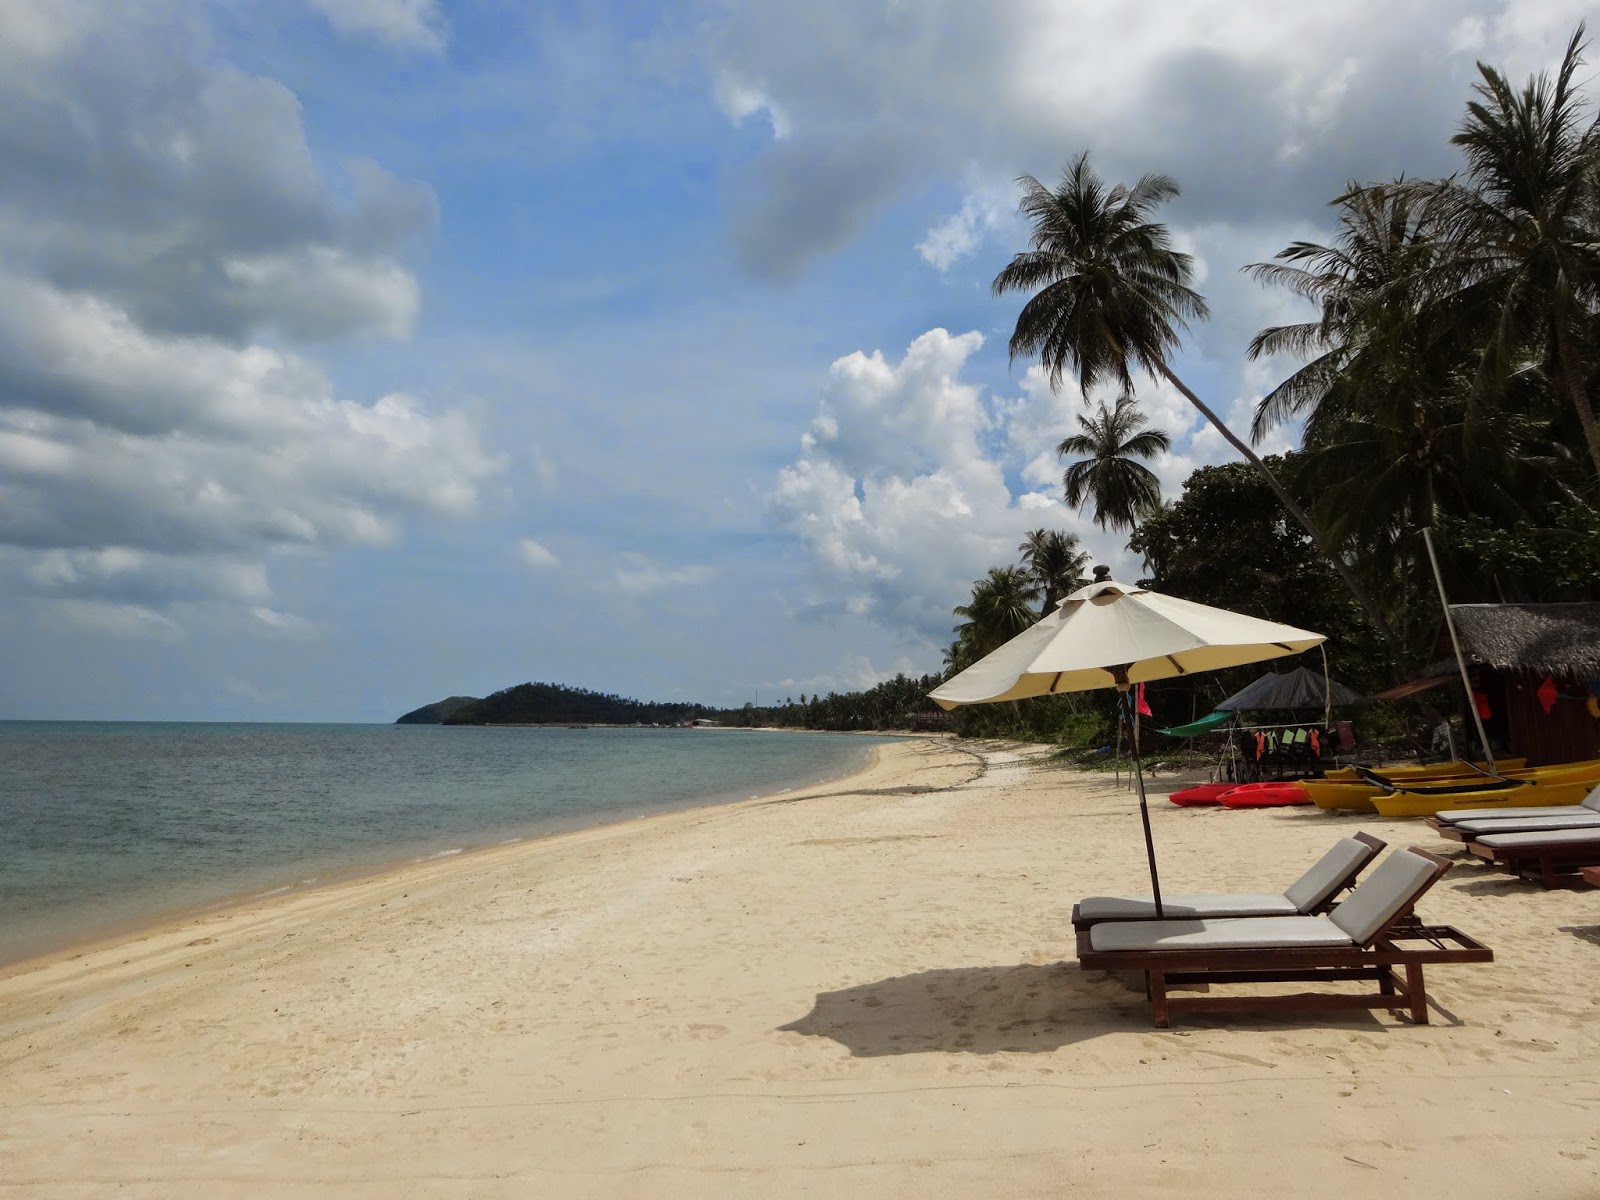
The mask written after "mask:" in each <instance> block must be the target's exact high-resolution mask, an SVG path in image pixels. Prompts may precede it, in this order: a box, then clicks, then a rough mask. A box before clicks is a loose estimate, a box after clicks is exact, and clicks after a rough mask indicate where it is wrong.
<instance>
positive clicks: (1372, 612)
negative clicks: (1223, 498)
mask: <svg viewBox="0 0 1600 1200" xmlns="http://www.w3.org/2000/svg"><path fill="white" fill-rule="evenodd" d="M1156 366H1157V368H1158V369H1159V370H1160V372H1161V374H1162V376H1163V377H1164V378H1165V379H1166V381H1167V382H1168V383H1170V384H1171V385H1172V386H1173V387H1175V388H1177V389H1178V391H1180V392H1182V393H1183V398H1184V399H1185V400H1187V401H1188V402H1189V403H1190V404H1192V405H1194V407H1195V408H1196V409H1197V410H1198V411H1199V413H1200V415H1201V416H1203V417H1204V418H1205V419H1206V420H1207V421H1210V422H1211V426H1212V428H1214V429H1215V430H1216V431H1217V432H1218V433H1220V434H1221V435H1222V436H1223V437H1224V438H1226V439H1227V442H1228V444H1229V445H1230V446H1232V447H1233V448H1234V449H1235V450H1237V451H1238V452H1239V453H1240V454H1242V455H1244V457H1245V459H1246V461H1248V462H1249V463H1250V465H1251V466H1253V467H1254V468H1255V469H1256V470H1257V471H1259V472H1260V473H1261V477H1262V478H1263V479H1264V480H1266V481H1267V486H1268V487H1270V488H1271V489H1272V494H1273V495H1275V496H1276V497H1277V498H1278V500H1279V502H1280V503H1281V504H1282V505H1283V507H1284V509H1285V510H1286V511H1287V512H1288V514H1289V515H1290V516H1291V517H1293V518H1294V519H1295V520H1296V521H1298V522H1299V523H1300V526H1301V527H1302V528H1303V529H1304V530H1305V531H1306V532H1307V533H1308V534H1310V535H1311V542H1312V544H1313V545H1314V546H1316V548H1317V550H1318V551H1319V552H1320V553H1321V554H1323V555H1324V556H1325V557H1326V558H1327V560H1328V562H1329V563H1331V564H1332V566H1333V569H1334V570H1335V571H1337V572H1338V574H1339V578H1340V579H1342V580H1344V584H1345V586H1346V587H1347V588H1349V589H1350V594H1351V595H1352V596H1354V597H1355V600H1356V603H1357V604H1359V605H1361V609H1362V611H1363V612H1365V613H1366V614H1367V620H1369V621H1371V622H1372V627H1373V628H1374V629H1376V630H1377V631H1378V632H1379V633H1380V634H1381V635H1383V637H1385V638H1393V636H1394V634H1393V631H1392V630H1390V628H1389V622H1388V621H1387V620H1386V619H1385V618H1384V615H1383V610H1382V609H1380V608H1379V607H1378V605H1377V604H1376V602H1374V601H1373V599H1372V597H1371V596H1370V595H1369V594H1368V593H1367V589H1366V588H1365V587H1363V586H1362V584H1361V581H1360V580H1359V579H1357V578H1356V573H1355V572H1354V571H1352V570H1351V569H1350V564H1349V563H1347V562H1345V561H1344V559H1343V558H1342V557H1341V556H1340V555H1339V553H1338V552H1337V551H1335V550H1334V549H1333V548H1332V547H1330V546H1327V545H1326V544H1325V543H1324V541H1323V537H1322V531H1321V530H1319V529H1318V528H1317V526H1316V523H1315V522H1314V521H1312V519H1311V518H1310V517H1309V516H1308V515H1307V514H1306V511H1305V510H1304V509H1303V508H1301V507H1300V506H1299V505H1298V504H1296V503H1295V501H1294V499H1293V497H1291V496H1290V495H1289V492H1288V490H1287V489H1286V488H1285V487H1284V486H1283V484H1282V483H1281V482H1279V480H1278V477H1277V476H1276V475H1274V474H1273V473H1272V468H1271V467H1269V466H1267V464H1266V463H1264V462H1262V461H1261V456H1260V455H1258V454H1257V453H1256V452H1255V451H1254V450H1252V449H1251V448H1250V447H1249V446H1248V445H1246V444H1245V443H1244V442H1243V441H1242V440H1240V439H1239V438H1238V437H1237V436H1236V435H1235V434H1234V432H1233V430H1231V429H1229V428H1228V426H1227V425H1226V424H1225V423H1224V422H1223V421H1222V419H1221V418H1220V417H1218V416H1217V414H1216V413H1214V412H1212V411H1211V409H1210V407H1209V406H1208V405H1207V404H1206V403H1205V401H1203V400H1201V399H1200V397H1199V396H1196V395H1195V394H1194V393H1193V392H1192V391H1190V390H1189V386H1188V385H1187V384H1186V383H1184V382H1183V380H1181V379H1179V378H1178V377H1177V376H1176V375H1174V374H1173V373H1172V368H1171V367H1169V366H1167V364H1166V363H1165V362H1164V361H1163V362H1158V363H1157V364H1156Z"/></svg>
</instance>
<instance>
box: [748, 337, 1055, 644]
mask: <svg viewBox="0 0 1600 1200" xmlns="http://www.w3.org/2000/svg"><path fill="white" fill-rule="evenodd" d="M982 345H983V337H982V335H981V334H978V333H963V334H952V333H949V332H948V331H946V330H943V329H935V330H931V331H929V332H928V333H925V334H923V335H922V336H921V337H919V338H917V339H916V340H915V341H914V342H912V343H911V345H910V346H909V347H908V348H907V350H906V352H905V355H904V356H903V357H902V358H901V359H900V361H899V362H890V361H888V360H887V359H886V358H885V357H884V356H883V354H882V353H881V352H876V351H875V352H873V353H872V354H864V353H860V352H857V353H854V354H850V355H846V356H845V357H843V358H840V359H839V360H837V361H836V362H835V363H834V364H833V366H832V368H831V370H830V371H829V378H828V383H827V386H826V388H825V390H824V393H823V396H822V400H821V404H820V407H819V412H818V414H817V416H816V418H815V419H814V420H813V422H812V424H811V426H810V428H809V429H808V430H807V431H806V433H805V434H804V436H803V437H802V439H801V453H800V457H798V458H797V459H796V460H795V461H794V462H792V463H790V464H789V465H788V466H786V467H784V468H783V469H782V470H781V471H780V472H779V473H778V478H777V481H776V483H775V485H774V487H773V488H772V489H771V491H770V492H769V493H768V496H767V506H768V511H769V513H770V515H771V517H772V519H773V520H774V521H775V522H776V523H777V524H778V525H779V526H781V527H782V528H784V529H786V530H788V531H789V532H790V533H792V534H794V535H795V536H796V537H798V538H799V539H800V541H801V542H802V543H803V544H804V545H805V547H806V549H807V551H808V552H809V553H810V555H811V557H812V559H813V561H814V563H815V564H816V566H817V569H818V575H819V580H818V584H817V586H816V588H815V592H814V594H813V595H812V596H811V597H809V598H807V599H806V600H804V601H803V605H804V607H807V608H810V609H811V610H813V611H816V612H819V613H852V614H856V615H862V616H868V617H870V618H872V619H873V620H876V621H879V622H882V623H884V624H887V625H891V626H894V627H896V628H899V629H901V630H902V631H904V632H905V633H907V634H908V635H909V636H914V637H917V638H920V639H923V640H924V641H925V642H928V643H935V644H936V643H937V642H939V641H940V640H942V639H943V638H944V637H945V636H946V635H947V634H948V631H949V628H950V625H951V617H950V608H951V606H953V605H955V604H958V603H960V602H961V601H962V599H964V598H965V595H966V591H967V589H968V587H969V586H970V584H971V581H972V580H973V579H974V578H976V577H978V576H980V575H982V574H983V573H984V571H986V570H987V569H988V568H989V567H991V566H995V565H998V564H1000V563H1004V562H1010V561H1013V560H1014V559H1015V557H1016V548H1017V545H1018V543H1019V542H1020V541H1021V540H1022V536H1023V534H1024V533H1025V532H1026V531H1027V530H1029V529H1034V528H1039V527H1041V526H1044V527H1053V528H1070V527H1076V526H1079V525H1080V524H1081V522H1079V521H1078V519H1077V518H1076V517H1075V515H1074V514H1072V513H1069V512H1068V511H1067V510H1066V509H1065V508H1064V507H1063V506H1062V505H1061V503H1060V501H1059V499H1058V498H1057V495H1056V494H1055V489H1043V490H1042V489H1039V488H1029V487H1027V486H1025V485H1023V484H1020V483H1017V484H1015V488H1016V490H1015V491H1013V484H1014V483H1015V480H1014V478H1012V477H1014V476H1015V474H1016V472H1017V471H1018V470H1019V469H1020V467H1021V466H1022V465H1023V461H1024V459H1023V452H1022V451H1020V450H1019V449H1018V447H1019V445H1020V444H1021V442H1022V441H1024V440H1026V438H1025V436H1024V435H1022V434H1020V433H1019V437H1018V439H1017V441H1015V442H1013V441H1012V440H1011V438H1010V433H1011V425H1012V422H1017V424H1018V428H1019V429H1020V428H1021V427H1022V426H1023V425H1024V424H1026V423H1028V422H1029V421H1031V420H1035V419H1036V417H1037V414H1036V413H1034V411H1033V409H1032V408H1031V407H1030V405H1029V404H1028V403H1027V400H1026V399H1025V400H1024V401H1023V402H1022V403H1020V404H1019V403H996V402H993V401H991V400H990V399H989V398H987V397H986V396H985V395H984V393H983V389H982V388H980V387H978V386H977V385H975V384H972V383H970V382H967V381H965V380H964V379H963V378H962V372H963V370H964V369H965V368H966V366H967V364H968V360H969V359H970V358H971V357H972V355H973V354H975V353H976V352H977V351H978V349H979V348H980V347H981V346H982ZM1045 392H1046V394H1047V393H1048V389H1045ZM1035 398H1036V399H1041V402H1042V398H1039V397H1035ZM1052 403H1053V402H1052ZM1037 423H1038V424H1041V425H1042V424H1043V423H1044V418H1037ZM1052 436H1054V437H1055V438H1056V439H1059V437H1060V436H1061V435H1060V432H1059V430H1056V431H1052ZM1034 449H1037V447H1034Z"/></svg>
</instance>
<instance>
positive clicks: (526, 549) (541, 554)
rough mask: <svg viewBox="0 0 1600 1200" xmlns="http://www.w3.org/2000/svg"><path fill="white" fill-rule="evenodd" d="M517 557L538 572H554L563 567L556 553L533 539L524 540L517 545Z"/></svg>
mask: <svg viewBox="0 0 1600 1200" xmlns="http://www.w3.org/2000/svg"><path fill="white" fill-rule="evenodd" d="M517 557H519V558H520V559H522V561H523V562H525V563H527V564H528V566H530V567H532V568H533V569H534V570H536V571H553V570H555V569H556V568H557V567H559V566H560V565H561V560H560V559H559V558H557V557H556V555H555V552H554V551H552V550H550V549H549V548H548V547H546V546H544V545H542V544H540V543H539V542H536V541H534V540H533V539H532V538H523V539H522V540H521V541H520V542H518V543H517Z"/></svg>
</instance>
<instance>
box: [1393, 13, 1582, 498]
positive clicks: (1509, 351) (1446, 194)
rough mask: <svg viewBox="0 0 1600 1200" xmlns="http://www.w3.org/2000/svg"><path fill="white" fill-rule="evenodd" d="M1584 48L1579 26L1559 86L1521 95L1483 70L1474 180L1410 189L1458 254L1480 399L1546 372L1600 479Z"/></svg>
mask: <svg viewBox="0 0 1600 1200" xmlns="http://www.w3.org/2000/svg"><path fill="white" fill-rule="evenodd" d="M1583 39H1584V27H1583V26H1582V25H1579V26H1578V28H1577V31H1576V32H1575V33H1574V34H1573V35H1572V39H1571V41H1569V42H1568V43H1567V49H1566V53H1565V54H1564V55H1563V56H1562V59H1561V65H1560V67H1559V68H1558V69H1557V71H1556V75H1555V78H1554V79H1553V80H1552V79H1551V78H1550V76H1549V75H1547V74H1545V73H1542V72H1541V73H1540V74H1538V75H1535V76H1533V77H1532V78H1530V79H1529V80H1528V82H1527V84H1526V85H1525V86H1524V87H1523V88H1522V89H1521V90H1520V91H1519V90H1517V89H1516V88H1514V87H1512V86H1511V84H1510V82H1509V81H1508V80H1507V79H1506V77H1505V75H1504V74H1502V73H1501V72H1500V71H1498V70H1497V69H1495V68H1494V67H1491V66H1488V65H1486V64H1484V63H1479V64H1478V74H1479V76H1480V78H1479V81H1478V83H1477V84H1476V85H1475V88H1474V90H1475V91H1476V93H1477V96H1478V98H1477V99H1476V100H1474V101H1472V102H1471V103H1469V104H1468V105H1467V117H1466V120H1465V121H1464V122H1463V123H1462V125H1461V128H1460V129H1459V130H1458V131H1457V133H1456V135H1455V136H1454V137H1453V138H1451V141H1452V142H1453V143H1454V144H1455V145H1457V146H1459V147H1460V148H1461V151H1462V153H1463V155H1464V157H1465V158H1466V162H1467V173H1466V177H1465V178H1464V179H1458V178H1454V177H1452V178H1450V179H1445V180H1439V181H1435V182H1424V183H1413V184H1410V185H1408V190H1409V191H1411V192H1412V193H1413V194H1415V195H1417V196H1419V197H1420V198H1422V199H1423V200H1424V201H1425V202H1426V203H1427V205H1428V211H1429V218H1430V220H1432V221H1433V222H1434V223H1436V225H1437V226H1438V228H1439V231H1440V236H1441V240H1442V242H1443V243H1444V245H1445V246H1446V248H1447V252H1446V254H1445V255H1444V258H1443V261H1442V262H1441V263H1440V265H1439V267H1438V269H1437V270H1436V271H1435V272H1434V281H1433V282H1434V286H1435V288H1436V290H1438V291H1439V292H1440V293H1442V295H1441V303H1443V304H1445V305H1448V307H1449V309H1450V311H1451V312H1452V313H1453V314H1454V315H1455V317H1456V319H1457V320H1458V321H1461V322H1463V323H1464V324H1465V325H1467V326H1469V327H1471V328H1473V329H1475V330H1476V331H1477V332H1478V333H1479V336H1480V338H1481V343H1480V344H1481V346H1482V354H1481V357H1480V359H1479V364H1478V366H1479V369H1478V378H1477V386H1476V387H1475V389H1474V397H1475V399H1479V400H1481V399H1483V398H1486V397H1487V398H1493V397H1496V396H1498V394H1499V392H1500V390H1501V388H1502V387H1503V385H1504V381H1505V380H1506V379H1507V378H1508V377H1509V376H1510V375H1511V374H1512V373H1514V372H1515V371H1516V370H1518V369H1519V368H1520V367H1522V366H1524V365H1526V364H1527V363H1529V362H1530V361H1531V362H1535V363H1537V364H1539V365H1540V366H1543V367H1544V368H1545V370H1546V371H1547V373H1548V374H1549V375H1550V377H1551V378H1552V380H1554V381H1555V382H1556V384H1557V385H1558V387H1559V389H1560V393H1561V395H1562V397H1563V399H1564V400H1565V402H1566V403H1567V405H1568V406H1569V407H1570V409H1571V411H1572V415H1573V416H1574V417H1575V418H1576V419H1577V422H1578V427H1579V428H1580V429H1581V430H1582V433H1583V439H1584V443H1585V446H1586V447H1587V449H1588V452H1589V457H1590V459H1591V461H1592V463H1593V466H1594V470H1595V473H1596V474H1597V475H1600V423H1597V421H1596V417H1595V412H1594V406H1593V404H1592V402H1591V400H1590V398H1589V392H1588V386H1587V381H1586V375H1587V370H1586V362H1587V361H1588V360H1589V359H1590V358H1591V357H1592V355H1591V354H1590V351H1592V349H1593V346H1594V341H1595V338H1594V316H1595V310H1596V305H1597V302H1600V236H1597V232H1596V228H1595V225H1596V222H1595V217H1596V211H1597V204H1600V200H1597V171H1600V123H1596V122H1595V121H1592V120H1590V119H1588V118H1586V117H1585V116H1584V114H1583V113H1582V111H1581V108H1582V96H1581V94H1580V92H1579V88H1578V86H1577V84H1576V82H1575V79H1574V76H1575V75H1576V73H1577V69H1578V67H1579V66H1580V65H1581V64H1582V62H1583V49H1584V40H1583Z"/></svg>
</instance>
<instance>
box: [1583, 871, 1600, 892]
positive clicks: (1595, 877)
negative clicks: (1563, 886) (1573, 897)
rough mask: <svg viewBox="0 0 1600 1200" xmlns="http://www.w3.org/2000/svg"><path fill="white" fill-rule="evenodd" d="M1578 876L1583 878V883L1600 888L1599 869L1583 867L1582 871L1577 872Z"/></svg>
mask: <svg viewBox="0 0 1600 1200" xmlns="http://www.w3.org/2000/svg"><path fill="white" fill-rule="evenodd" d="M1578 874H1580V875H1582V876H1583V881H1584V882H1585V883H1590V884H1593V885H1594V886H1595V887H1600V867H1585V868H1584V869H1583V870H1581V871H1579V872H1578Z"/></svg>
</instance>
